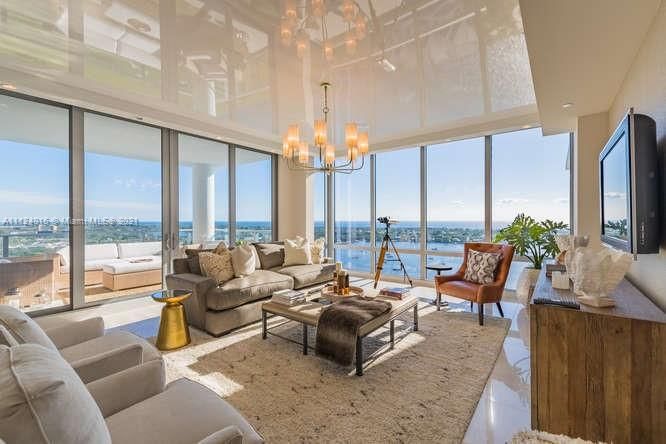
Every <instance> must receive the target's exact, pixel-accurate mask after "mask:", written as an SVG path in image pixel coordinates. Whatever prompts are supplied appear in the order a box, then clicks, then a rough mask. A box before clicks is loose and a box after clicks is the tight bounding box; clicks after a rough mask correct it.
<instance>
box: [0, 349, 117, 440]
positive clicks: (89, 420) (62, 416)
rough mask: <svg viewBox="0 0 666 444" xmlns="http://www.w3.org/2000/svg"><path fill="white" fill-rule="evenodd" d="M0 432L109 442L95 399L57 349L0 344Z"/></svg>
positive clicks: (4, 436) (26, 437)
mask: <svg viewBox="0 0 666 444" xmlns="http://www.w3.org/2000/svg"><path fill="white" fill-rule="evenodd" d="M0 436H1V437H2V439H3V440H4V441H6V442H7V443H23V442H25V443H68V444H77V443H81V444H83V443H91V442H94V443H102V444H103V443H110V442H111V437H110V436H109V431H108V429H107V427H106V424H105V422H104V418H103V417H102V413H101V412H100V410H99V408H98V407H97V404H96V403H95V401H94V400H93V398H92V396H90V393H89V392H88V390H86V387H85V386H84V385H83V383H82V382H81V380H80V379H79V377H78V376H77V375H76V373H75V372H74V370H72V368H71V367H70V366H69V365H68V364H67V363H66V362H65V361H64V360H63V359H62V358H61V357H60V355H58V352H57V351H54V350H49V349H46V348H44V347H42V346H40V345H37V344H21V345H17V346H15V347H11V348H9V347H6V346H0Z"/></svg>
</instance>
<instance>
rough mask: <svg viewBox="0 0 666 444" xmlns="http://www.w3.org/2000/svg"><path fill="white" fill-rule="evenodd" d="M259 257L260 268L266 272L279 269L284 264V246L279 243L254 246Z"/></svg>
mask: <svg viewBox="0 0 666 444" xmlns="http://www.w3.org/2000/svg"><path fill="white" fill-rule="evenodd" d="M254 247H255V248H256V249H257V254H258V255H259V262H261V268H263V269H264V270H268V269H270V268H275V267H281V266H282V264H284V245H283V244H281V243H279V242H274V243H259V244H254Z"/></svg>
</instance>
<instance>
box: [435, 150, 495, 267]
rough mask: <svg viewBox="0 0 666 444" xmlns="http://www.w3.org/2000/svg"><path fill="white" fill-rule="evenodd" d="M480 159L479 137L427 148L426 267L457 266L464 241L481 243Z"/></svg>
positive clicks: (482, 185) (481, 179) (482, 236)
mask: <svg viewBox="0 0 666 444" xmlns="http://www.w3.org/2000/svg"><path fill="white" fill-rule="evenodd" d="M484 159H485V139H484V138H483V137H477V138H474V139H466V140H459V141H454V142H448V143H440V144H437V145H430V146H428V148H427V165H428V166H427V171H426V174H427V180H426V184H427V190H428V192H427V221H426V228H427V245H426V249H427V251H428V256H427V263H428V264H435V263H439V264H441V263H445V264H446V265H450V266H452V267H454V268H455V267H458V266H459V265H460V263H461V262H462V257H461V256H460V255H459V253H462V251H463V246H464V244H465V242H483V241H484V239H485V227H484V220H485V207H484V203H485V201H484V196H485V186H484V181H485V180H484ZM456 253H458V254H456ZM435 274H436V273H435V272H434V271H431V270H428V271H427V278H428V279H431V278H432V277H433V276H434V275H435Z"/></svg>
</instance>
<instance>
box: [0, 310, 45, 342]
mask: <svg viewBox="0 0 666 444" xmlns="http://www.w3.org/2000/svg"><path fill="white" fill-rule="evenodd" d="M0 325H2V326H3V327H5V328H6V329H7V330H8V331H9V332H10V333H11V334H12V336H14V339H16V341H17V342H18V343H19V344H25V343H29V344H39V345H41V346H44V347H46V348H50V349H51V350H57V348H56V346H55V344H54V343H53V341H51V339H49V337H48V336H47V335H46V333H44V330H42V328H41V327H40V326H39V325H37V323H36V322H35V321H33V320H32V319H31V318H30V317H29V316H28V315H26V314H25V313H23V312H22V311H20V310H17V309H16V308H14V307H10V306H9V305H0Z"/></svg>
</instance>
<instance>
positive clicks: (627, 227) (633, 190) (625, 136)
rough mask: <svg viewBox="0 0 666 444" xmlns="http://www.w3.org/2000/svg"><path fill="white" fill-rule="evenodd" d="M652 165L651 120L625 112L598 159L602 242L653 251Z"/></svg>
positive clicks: (656, 239) (655, 195) (655, 186)
mask: <svg viewBox="0 0 666 444" xmlns="http://www.w3.org/2000/svg"><path fill="white" fill-rule="evenodd" d="M658 163H659V162H658V154H657V132H656V124H655V121H654V120H653V119H652V118H650V117H649V116H646V115H643V114H634V113H633V110H630V111H629V114H627V116H626V117H625V118H624V119H622V121H621V122H620V124H619V125H618V127H617V129H616V130H615V132H614V133H613V135H612V136H611V138H610V139H609V141H608V143H606V146H605V147H604V149H603V151H602V152H601V154H600V155H599V168H600V170H599V172H600V174H599V176H600V188H601V240H602V242H604V243H606V244H609V245H611V246H613V247H615V248H619V249H622V250H626V251H629V252H631V253H634V254H647V253H658V252H659V243H660V233H659V228H660V224H659V214H660V209H659V177H658V174H657V172H658V171H657V168H658Z"/></svg>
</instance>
